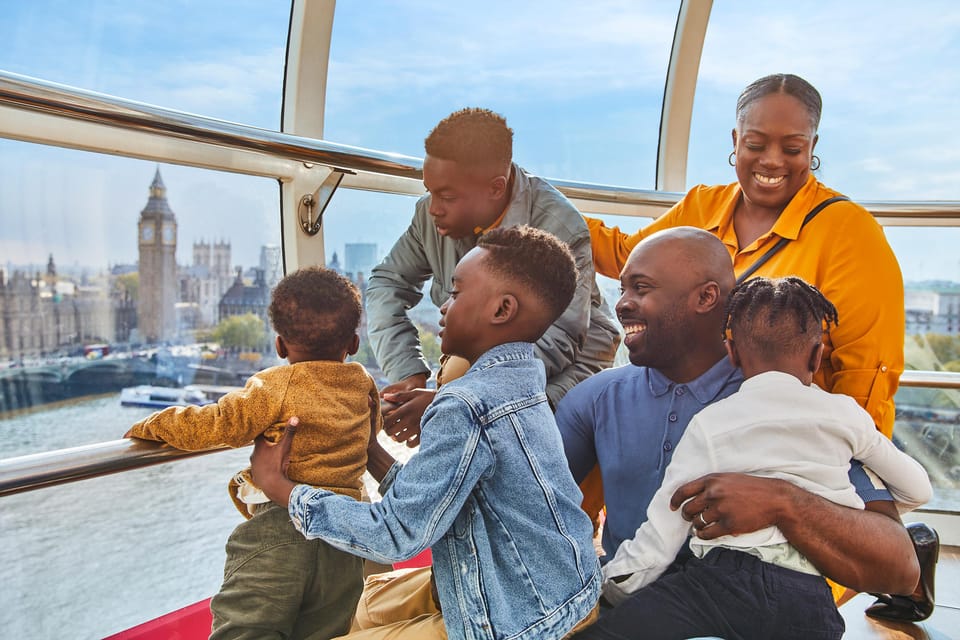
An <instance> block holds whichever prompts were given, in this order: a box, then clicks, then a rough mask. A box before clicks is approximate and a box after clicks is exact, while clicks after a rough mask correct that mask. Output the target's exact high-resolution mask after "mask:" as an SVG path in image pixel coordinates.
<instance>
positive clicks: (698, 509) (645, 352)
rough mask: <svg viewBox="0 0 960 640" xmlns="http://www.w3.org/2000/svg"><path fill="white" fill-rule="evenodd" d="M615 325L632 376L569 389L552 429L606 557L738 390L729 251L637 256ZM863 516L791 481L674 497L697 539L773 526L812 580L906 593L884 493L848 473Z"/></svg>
mask: <svg viewBox="0 0 960 640" xmlns="http://www.w3.org/2000/svg"><path fill="white" fill-rule="evenodd" d="M620 283H621V289H622V292H623V294H622V297H621V298H620V300H619V301H618V303H617V308H616V310H617V316H618V318H619V320H620V322H621V324H622V325H623V327H624V331H625V338H624V345H625V346H626V347H627V349H628V351H629V353H630V362H631V364H630V365H627V366H623V367H619V368H615V369H608V370H606V371H602V372H600V373H598V374H596V375H594V376H593V377H591V378H589V379H588V380H586V381H584V382H582V383H580V384H579V385H577V386H576V387H574V388H573V389H572V390H571V391H570V392H569V393H568V394H567V395H566V396H565V397H564V399H563V400H562V401H561V402H560V404H559V406H558V407H557V423H558V425H559V427H560V432H561V435H562V437H563V442H564V448H565V451H566V454H567V459H568V462H569V464H570V469H571V471H572V472H573V476H574V478H575V479H576V480H577V481H578V482H580V481H582V480H583V479H584V478H585V477H586V476H587V474H588V473H589V472H590V471H591V469H592V468H593V467H594V466H595V465H599V467H600V472H601V475H602V479H603V486H604V499H605V503H606V511H607V514H606V523H605V525H604V532H603V540H602V542H603V548H604V552H605V553H606V557H607V558H612V557H613V554H614V553H615V552H616V549H617V547H618V546H619V545H620V543H621V542H623V541H624V540H626V539H630V538H632V537H633V535H634V533H635V532H636V529H637V528H638V527H639V526H640V525H641V524H642V523H643V522H644V521H645V520H646V510H647V505H648V504H649V502H650V500H651V499H652V498H653V495H654V493H656V490H657V488H658V487H659V486H660V483H661V482H662V480H663V476H664V471H665V469H666V467H667V465H668V464H669V462H670V459H671V456H672V452H673V449H674V447H675V446H676V444H677V442H679V440H680V437H681V436H682V435H683V432H684V430H685V429H686V426H687V423H688V422H689V421H690V418H691V417H692V416H693V415H694V414H695V413H697V412H698V411H699V410H700V409H702V408H703V407H704V406H706V405H708V404H710V403H712V402H715V401H717V400H719V399H721V398H725V397H726V396H728V395H730V394H732V393H734V392H735V391H736V390H737V389H738V388H739V386H740V383H741V382H742V380H743V377H742V375H741V374H740V372H739V370H737V369H736V368H734V367H733V366H732V365H731V364H730V363H729V362H728V360H727V357H726V351H725V348H724V345H723V328H724V321H725V318H724V301H725V299H726V296H727V294H728V293H729V292H730V290H731V289H732V288H733V285H734V275H733V268H732V266H731V263H730V257H729V254H728V253H727V250H726V248H725V247H724V246H723V244H722V243H720V242H719V241H718V240H717V239H716V238H715V237H714V236H712V235H711V234H709V233H706V232H704V231H701V230H698V229H693V228H691V227H680V228H675V229H669V230H665V231H661V232H659V233H657V234H654V235H652V236H650V237H649V238H647V239H645V240H644V241H643V242H641V243H640V244H638V245H637V247H636V248H635V249H634V251H633V252H632V253H631V255H630V257H629V259H628V260H627V263H626V265H625V267H624V269H623V272H622V273H621V276H620ZM850 477H851V482H852V483H853V484H854V486H855V487H856V488H857V492H858V494H859V495H860V497H861V498H862V499H863V500H864V502H865V503H867V507H866V510H863V511H861V510H856V509H851V508H848V507H842V506H840V505H837V504H834V503H832V502H829V501H828V500H825V499H823V498H819V497H818V496H815V495H813V494H810V493H808V492H806V491H804V490H802V489H800V488H799V487H797V486H795V485H792V484H790V483H788V482H785V481H781V480H775V479H769V478H757V477H754V476H747V475H742V474H714V475H710V476H707V477H705V478H701V479H700V480H697V481H694V482H692V483H689V484H688V485H685V486H684V487H681V489H679V490H678V492H677V494H676V495H675V499H674V506H675V507H679V506H680V504H681V503H682V502H683V501H684V500H687V499H689V501H688V502H686V503H685V504H683V507H682V509H683V514H684V517H685V518H687V519H688V520H691V522H692V524H693V526H694V527H695V528H696V530H697V532H698V534H697V535H699V536H700V537H702V538H706V539H712V538H714V537H718V536H721V535H729V534H739V533H748V532H752V531H756V530H758V529H761V528H763V527H767V526H776V527H778V528H779V529H780V530H781V531H783V533H784V535H785V536H786V537H787V539H788V540H789V542H790V543H791V544H792V545H793V546H794V547H796V548H797V549H798V550H799V551H800V552H801V553H802V554H803V555H804V556H805V557H807V559H809V560H810V561H811V562H812V563H813V564H814V566H816V567H817V568H818V569H819V570H820V571H821V573H823V574H824V575H826V576H829V577H830V578H831V579H833V580H835V581H837V582H839V583H841V584H844V585H847V586H849V587H851V588H853V589H856V590H858V591H879V592H887V593H910V592H912V591H913V589H914V587H915V585H916V584H917V579H918V577H919V566H918V564H917V560H916V555H915V554H914V552H913V548H912V545H911V542H910V538H909V536H908V535H907V532H906V530H905V529H904V527H903V525H902V524H901V523H900V520H899V517H898V516H897V512H896V509H895V507H894V503H893V502H892V500H891V498H890V495H889V494H888V493H887V492H886V490H885V489H882V488H880V489H878V488H877V487H875V486H874V484H873V482H872V481H871V479H870V478H869V477H868V476H867V474H866V472H864V470H863V468H862V467H859V466H858V465H855V466H854V468H853V469H852V470H851V474H850Z"/></svg>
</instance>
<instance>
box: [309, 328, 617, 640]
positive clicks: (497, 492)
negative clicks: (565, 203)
mask: <svg viewBox="0 0 960 640" xmlns="http://www.w3.org/2000/svg"><path fill="white" fill-rule="evenodd" d="M545 380H546V377H545V374H544V368H543V363H542V362H540V361H539V360H537V359H536V358H535V357H534V353H533V345H531V344H529V343H524V342H515V343H509V344H504V345H499V346H497V347H494V348H493V349H491V350H490V351H488V352H486V353H485V354H483V355H482V356H481V357H480V358H479V359H478V360H477V362H476V363H475V364H474V365H473V366H472V367H471V368H470V370H469V371H468V372H467V373H466V374H465V375H464V376H463V377H462V378H459V379H457V380H454V381H452V382H450V383H449V384H446V385H444V386H443V387H442V388H441V389H440V390H439V391H438V392H437V396H436V398H435V399H434V401H433V403H432V404H431V405H430V406H429V407H428V408H427V411H426V413H425V414H424V417H423V422H422V426H421V428H422V433H421V445H420V451H419V452H418V453H417V454H416V455H414V456H413V457H412V458H411V459H410V461H409V462H407V464H406V465H404V466H401V465H400V464H395V465H394V466H393V467H391V469H390V471H389V472H388V474H387V476H386V477H385V478H384V481H383V483H382V484H381V487H380V488H381V493H382V494H383V500H382V501H381V502H378V503H374V504H368V503H363V502H356V501H354V500H351V499H349V498H346V497H344V496H341V495H337V494H334V493H331V492H329V491H324V490H322V489H313V488H311V487H309V486H305V485H299V486H297V487H296V488H295V489H294V491H293V493H292V494H291V496H290V517H291V519H292V520H293V522H294V525H295V526H296V527H297V529H299V530H300V531H301V532H302V533H303V534H304V535H305V536H306V537H308V538H315V537H322V538H323V539H324V540H326V541H327V542H329V543H330V544H332V545H333V546H335V547H337V548H340V549H343V550H345V551H349V552H352V553H355V554H357V555H360V556H363V557H366V558H370V559H372V560H376V561H378V562H384V563H389V562H394V561H397V560H402V559H406V558H410V557H413V556H415V555H416V554H418V553H420V552H421V551H423V550H424V549H426V548H427V547H432V549H433V573H434V576H435V578H436V581H437V589H438V591H439V594H440V604H441V608H442V610H443V618H444V624H445V626H446V629H447V634H448V636H449V637H450V638H451V640H454V639H458V638H464V639H470V640H474V639H481V638H482V639H490V640H493V639H501V638H503V639H506V638H510V639H517V640H519V639H525V638H530V639H533V638H537V639H550V638H562V637H563V636H564V635H565V634H566V633H567V632H569V631H570V630H571V629H572V628H573V627H574V626H575V625H576V624H577V623H578V622H579V621H580V620H582V619H583V618H585V617H586V616H587V615H588V614H589V613H590V611H591V609H592V608H593V607H594V605H595V604H596V602H597V598H598V596H599V587H600V570H599V563H598V561H597V555H596V552H595V550H594V547H593V541H592V536H593V527H592V524H591V522H590V520H589V518H588V517H587V516H586V514H585V513H584V512H583V511H582V510H581V509H580V500H581V494H580V490H579V489H578V488H577V485H576V483H574V481H573V477H572V476H571V475H570V471H569V468H568V466H567V461H566V459H565V458H564V454H563V444H562V443H561V440H560V434H559V431H558V430H557V425H556V422H555V420H554V418H553V414H552V412H551V411H550V408H549V406H548V404H547V398H546V395H545V393H544V385H545Z"/></svg>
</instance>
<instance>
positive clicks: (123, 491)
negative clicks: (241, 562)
mask: <svg viewBox="0 0 960 640" xmlns="http://www.w3.org/2000/svg"><path fill="white" fill-rule="evenodd" d="M150 413H151V410H150V409H143V408H134V407H121V406H120V396H119V394H111V395H109V396H100V397H96V398H86V399H79V400H75V401H72V402H69V403H63V404H60V405H58V406H55V407H52V408H45V409H43V410H40V411H35V412H32V413H25V414H20V415H15V416H8V417H4V418H0V429H2V433H3V438H0V459H3V458H9V457H14V456H20V455H27V454H30V453H37V452H41V451H51V450H55V449H62V448H66V447H75V446H80V445H85V444H93V443H98V442H105V441H109V440H116V439H118V438H120V437H122V436H123V434H124V433H125V432H126V430H127V429H128V428H129V427H130V425H131V424H133V423H134V422H136V421H137V420H140V419H141V418H143V417H145V416H147V415H149V414H150ZM249 456H250V449H249V448H247V449H240V450H237V451H226V452H218V453H214V454H211V455H206V456H200V457H196V458H191V459H188V460H182V461H178V462H173V463H170V464H162V465H156V466H152V467H147V468H144V469H140V470H137V471H128V472H126V473H119V474H114V475H109V476H104V477H101V478H96V479H93V480H86V481H82V482H75V483H71V484H66V485H61V486H58V487H51V488H48V489H41V490H38V491H31V492H27V493H21V494H18V495H13V496H8V497H5V498H3V502H2V509H0V564H2V566H3V586H2V588H0V630H2V636H3V637H5V638H37V639H46V638H51V639H53V638H58V639H59V638H71V639H88V638H89V639H96V638H103V637H104V636H107V635H110V634H113V633H117V632H119V631H122V630H124V629H127V628H129V627H132V626H134V625H137V624H139V623H141V622H145V621H147V620H150V619H153V618H155V617H157V616H160V615H163V614H165V613H169V612H170V611H173V610H176V609H178V608H180V607H183V606H186V605H188V604H192V603H194V602H197V601H199V600H203V599H205V598H208V597H210V596H212V595H213V594H214V593H216V592H217V590H218V589H219V588H220V581H221V578H222V577H223V561H224V557H225V556H224V551H223V548H224V544H225V543H226V540H227V536H228V535H229V534H230V531H232V530H233V528H234V527H235V526H236V525H237V524H239V523H240V522H241V519H242V516H241V515H240V514H239V513H238V512H237V510H236V509H235V508H234V506H233V503H232V502H231V501H230V498H229V496H228V494H227V481H228V480H229V479H230V477H231V475H232V474H233V473H235V472H236V471H237V470H239V469H241V468H243V467H244V466H245V465H246V464H247V462H248V458H249Z"/></svg>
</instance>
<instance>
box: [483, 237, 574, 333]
mask: <svg viewBox="0 0 960 640" xmlns="http://www.w3.org/2000/svg"><path fill="white" fill-rule="evenodd" d="M477 246H479V247H482V248H483V249H485V250H487V251H488V252H489V254H490V255H489V256H488V257H487V259H486V261H485V265H486V266H487V267H488V268H489V269H490V270H491V271H492V272H493V273H495V274H496V275H498V276H500V277H502V278H504V279H506V280H512V281H513V282H517V283H519V284H520V285H522V286H524V287H526V288H527V289H528V290H529V291H530V292H531V293H533V295H534V296H536V297H537V298H539V299H540V300H541V301H542V302H543V303H544V304H545V305H546V308H547V310H548V311H549V313H550V315H551V316H552V320H551V321H550V322H551V323H552V322H553V321H555V320H556V319H557V318H559V317H560V315H561V314H562V313H563V312H564V311H566V309H567V307H568V306H570V301H571V300H573V294H574V292H575V291H576V289H577V265H576V262H575V261H574V259H573V254H572V253H570V248H569V247H567V245H566V244H564V243H563V242H561V241H560V240H558V239H557V237H556V236H554V235H552V234H550V233H547V232H546V231H542V230H540V229H537V228H535V227H531V226H528V225H523V226H519V227H507V228H503V227H500V228H497V229H493V230H491V231H488V232H487V233H485V234H483V235H482V236H480V239H479V240H478V241H477ZM545 328H546V327H545ZM545 328H544V329H545Z"/></svg>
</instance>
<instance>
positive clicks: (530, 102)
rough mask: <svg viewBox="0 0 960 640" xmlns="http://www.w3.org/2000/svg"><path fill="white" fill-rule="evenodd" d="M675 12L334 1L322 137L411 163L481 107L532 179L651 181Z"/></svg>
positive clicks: (666, 8) (653, 6)
mask: <svg viewBox="0 0 960 640" xmlns="http://www.w3.org/2000/svg"><path fill="white" fill-rule="evenodd" d="M676 19H677V5H676V4H675V3H665V2H652V1H646V2H623V1H607V2H591V3H583V2H554V3H550V4H549V5H544V4H541V3H531V4H527V3H522V2H519V3H518V2H507V1H504V0H497V1H495V2H484V3H480V4H475V5H464V4H462V3H447V2H417V3H395V2H387V1H384V0H377V1H373V2H362V3H357V2H340V3H337V8H336V17H335V19H334V28H333V40H332V43H331V51H330V69H329V75H328V82H327V109H326V122H325V128H324V131H325V137H326V138H327V139H329V140H332V141H335V142H341V143H345V144H351V145H357V146H362V147H372V148H376V149H389V150H391V151H396V152H399V153H404V154H408V155H413V156H418V157H420V156H422V155H423V139H424V138H425V137H426V135H427V134H428V133H429V132H430V130H431V129H432V128H433V127H434V125H436V124H437V122H439V121H440V120H441V119H442V118H444V117H446V116H447V115H449V114H450V113H451V112H453V111H455V110H457V109H460V108H463V107H467V106H479V107H487V108H490V109H493V110H494V111H496V112H498V113H500V114H502V115H504V117H506V119H507V123H508V124H509V125H510V126H511V127H512V128H513V130H514V132H515V133H514V158H515V159H516V160H517V162H519V163H520V164H521V165H523V166H524V167H525V168H527V169H528V170H530V171H532V172H534V173H537V174H539V175H542V176H548V177H552V178H569V179H576V180H582V181H591V182H602V183H608V184H610V183H612V184H628V185H633V186H647V187H650V186H652V185H653V182H654V171H655V163H656V155H657V135H658V130H659V126H660V109H661V104H662V102H663V86H664V78H665V74H666V69H667V60H668V57H669V55H670V46H671V42H672V39H673V31H674V27H675V25H676ZM371 107H372V108H371ZM408 215H409V214H408ZM378 242H380V241H379V240H378Z"/></svg>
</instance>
